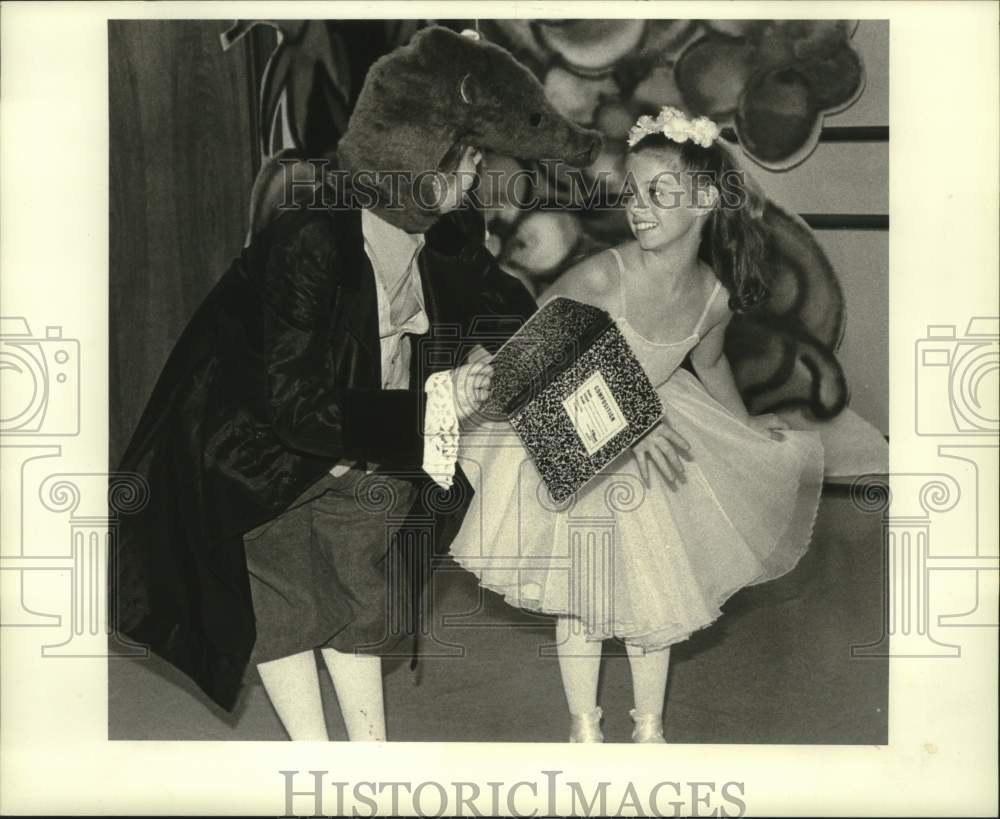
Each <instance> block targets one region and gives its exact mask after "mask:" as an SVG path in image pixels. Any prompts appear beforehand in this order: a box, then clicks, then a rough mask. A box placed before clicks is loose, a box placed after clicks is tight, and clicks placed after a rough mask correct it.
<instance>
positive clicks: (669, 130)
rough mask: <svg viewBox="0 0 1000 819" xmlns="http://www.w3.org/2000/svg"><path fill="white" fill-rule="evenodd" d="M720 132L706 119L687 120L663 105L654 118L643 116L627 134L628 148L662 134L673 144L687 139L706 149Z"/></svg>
mask: <svg viewBox="0 0 1000 819" xmlns="http://www.w3.org/2000/svg"><path fill="white" fill-rule="evenodd" d="M720 133H721V130H720V128H719V126H718V125H716V124H715V123H714V122H712V120H710V119H709V118H708V117H697V118H696V119H688V118H687V116H686V115H685V114H684V112H683V111H681V110H680V109H678V108H671V107H670V106H669V105H664V106H663V107H662V108H661V109H660V113H659V114H657V115H656V117H655V118H654V117H651V116H649V115H648V114H645V115H643V116H641V117H639V119H638V121H637V122H636V123H635V125H633V126H632V128H631V129H630V130H629V132H628V146H629V147H630V148H631V147H633V146H634V145H635V144H636V143H637V142H639V140H641V139H643V138H644V137H647V136H649V135H650V134H663V135H664V136H665V137H666V138H667V139H672V140H673V141H674V142H687V141H688V140H689V139H690V140H691V141H692V142H693V143H695V144H696V145H700V146H701V147H702V148H708V147H709V146H711V144H712V143H713V142H715V140H716V139H718V138H719V134H720Z"/></svg>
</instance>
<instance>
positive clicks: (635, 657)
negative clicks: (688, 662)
mask: <svg viewBox="0 0 1000 819" xmlns="http://www.w3.org/2000/svg"><path fill="white" fill-rule="evenodd" d="M625 648H626V650H627V651H628V662H629V666H630V667H631V669H632V691H633V692H634V695H635V710H636V712H638V713H639V714H653V715H659V716H661V717H662V715H663V700H664V697H666V695H667V671H669V669H670V649H669V648H661V649H659V650H658V651H650V650H648V649H647V650H645V651H644V650H643V649H641V648H639V647H638V646H633V645H631V644H628V643H626V644H625Z"/></svg>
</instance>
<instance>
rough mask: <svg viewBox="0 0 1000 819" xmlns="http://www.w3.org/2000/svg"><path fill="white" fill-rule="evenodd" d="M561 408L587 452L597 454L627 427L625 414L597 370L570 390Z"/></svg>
mask: <svg viewBox="0 0 1000 819" xmlns="http://www.w3.org/2000/svg"><path fill="white" fill-rule="evenodd" d="M563 409H565V410H566V414H567V415H568V416H569V420H570V422H571V423H572V424H573V429H575V430H576V434H577V435H578V436H580V441H581V442H582V443H583V446H584V448H585V449H586V450H587V454H588V455H593V454H594V453H596V452H597V451H598V450H599V449H600V448H601V447H602V446H604V445H605V444H606V443H607V442H608V441H610V440H611V439H612V438H614V437H615V436H616V435H617V434H618V433H619V432H621V431H622V430H624V429H626V428H627V427H628V421H627V420H625V414H624V413H623V412H622V408H621V407H620V406H618V402H617V401H615V397H614V395H612V394H611V388H610V387H609V386H608V382H607V381H605V380H604V376H603V375H602V374H601V373H600V371H598V372H595V373H593V374H592V375H590V376H589V377H588V378H587V380H586V381H584V382H583V383H582V384H581V385H580V386H579V387H577V388H576V389H575V390H574V391H573V392H572V393H570V395H569V396H568V397H567V398H566V400H565V401H563Z"/></svg>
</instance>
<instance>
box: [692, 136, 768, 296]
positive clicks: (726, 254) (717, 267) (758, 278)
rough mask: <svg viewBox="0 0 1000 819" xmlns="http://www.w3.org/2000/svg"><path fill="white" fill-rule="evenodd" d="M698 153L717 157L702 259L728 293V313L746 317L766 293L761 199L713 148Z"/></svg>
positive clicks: (719, 150) (765, 237)
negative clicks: (713, 198) (714, 194)
mask: <svg viewBox="0 0 1000 819" xmlns="http://www.w3.org/2000/svg"><path fill="white" fill-rule="evenodd" d="M700 150H702V151H706V152H710V153H716V152H717V153H718V160H717V162H718V166H719V168H718V174H719V176H718V177H717V179H718V180H719V181H718V182H717V187H718V188H719V190H720V195H719V197H718V201H717V205H716V208H715V210H714V211H713V212H712V213H711V214H710V215H709V217H708V219H709V222H708V224H707V225H706V226H705V232H704V233H703V239H702V255H703V256H707V261H708V262H709V264H710V265H711V266H712V269H713V270H714V271H715V275H716V276H718V277H719V280H720V281H721V282H722V283H723V284H724V285H725V286H726V289H727V290H728V291H729V293H730V296H729V309H730V310H732V311H733V312H734V313H746V312H749V311H750V310H753V309H755V308H757V307H759V306H760V305H761V304H763V303H764V302H765V301H766V300H767V298H768V296H769V295H770V290H769V288H768V275H767V256H768V232H767V228H766V226H765V225H764V220H763V211H764V200H763V197H762V196H761V195H760V194H759V193H758V192H757V191H756V190H755V186H754V185H753V184H752V183H749V184H748V181H747V178H746V175H745V173H744V172H743V171H742V170H739V169H738V168H737V167H736V166H735V164H734V163H733V162H732V160H730V159H729V157H728V156H727V155H726V153H725V151H724V149H722V148H721V147H720V146H719V145H718V144H715V145H713V146H712V147H711V148H707V149H706V148H702V149H700ZM711 164H715V163H714V162H713V163H711Z"/></svg>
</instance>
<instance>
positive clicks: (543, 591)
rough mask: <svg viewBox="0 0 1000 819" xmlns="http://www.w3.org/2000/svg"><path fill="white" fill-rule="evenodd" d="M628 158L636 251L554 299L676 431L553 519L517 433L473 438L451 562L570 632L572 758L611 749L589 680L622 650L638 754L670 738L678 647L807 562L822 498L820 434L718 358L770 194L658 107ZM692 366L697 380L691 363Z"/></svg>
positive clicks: (568, 284) (613, 467) (644, 121)
mask: <svg viewBox="0 0 1000 819" xmlns="http://www.w3.org/2000/svg"><path fill="white" fill-rule="evenodd" d="M628 141H629V150H628V155H627V159H626V167H627V171H628V174H627V176H626V186H627V192H628V196H627V201H626V209H627V211H626V212H627V216H628V222H629V226H630V228H631V231H632V234H633V236H634V238H633V239H632V240H630V241H628V242H626V243H624V244H622V245H620V246H618V247H615V248H612V249H610V250H609V251H607V252H602V253H599V254H597V255H595V256H592V257H590V258H588V259H586V260H584V261H583V262H581V263H579V264H578V265H576V266H575V267H573V268H572V269H571V270H569V271H567V272H566V273H565V274H564V275H563V276H562V277H561V278H560V279H559V281H558V282H557V283H556V284H555V285H554V286H553V287H552V289H551V290H550V291H549V292H548V293H546V297H547V298H548V297H554V296H557V295H562V296H568V297H569V298H572V299H576V300H577V301H582V302H586V303H588V304H592V305H594V306H597V307H600V308H602V309H604V310H606V311H607V312H608V313H609V314H610V315H611V316H612V317H614V319H615V321H616V323H617V325H618V327H619V328H620V329H621V331H622V333H623V334H624V336H625V338H626V339H627V340H628V342H629V344H630V346H631V347H632V350H633V351H634V353H635V354H636V356H637V358H638V359H639V361H640V363H641V364H642V366H643V368H644V370H645V371H646V373H647V375H648V376H649V378H650V380H651V381H652V383H653V384H654V385H655V387H656V389H657V392H658V394H659V396H660V399H661V401H662V404H663V407H664V409H665V415H664V421H663V423H662V424H660V425H659V426H658V427H657V428H655V429H653V430H652V431H651V432H650V433H649V434H647V435H646V436H645V437H644V438H642V439H641V440H640V441H639V442H638V443H637V444H636V445H635V446H634V447H633V448H632V450H631V451H630V452H627V453H625V454H624V455H622V456H621V457H620V458H618V459H617V460H616V461H614V462H613V463H611V464H610V465H609V466H608V467H607V468H606V469H605V470H604V471H603V472H602V473H601V474H600V475H599V476H598V477H597V478H595V479H594V480H592V481H591V482H590V483H589V484H587V485H586V486H585V487H584V488H583V489H581V490H580V491H579V492H577V494H576V495H575V496H574V497H573V498H572V499H571V500H570V501H569V502H567V503H564V504H561V505H556V504H553V503H552V502H551V499H550V498H549V497H548V496H547V493H546V491H545V489H544V485H543V484H542V483H541V479H540V477H539V475H538V472H537V471H536V470H535V468H534V465H533V463H532V462H531V459H530V458H529V457H528V455H527V453H526V452H525V450H524V449H523V448H522V447H521V446H520V444H519V442H518V440H517V438H516V435H515V434H514V433H513V431H512V430H510V428H509V426H506V425H504V424H503V423H487V424H484V425H481V426H479V427H478V428H476V429H475V430H472V431H470V432H468V433H466V434H464V435H463V436H462V439H461V450H460V462H461V464H462V467H463V470H464V471H465V473H466V475H467V476H468V478H469V480H470V482H471V483H472V485H473V487H474V488H475V490H476V496H475V498H474V500H473V503H472V506H471V507H470V509H469V512H468V515H467V516H466V518H465V521H464V523H463V526H462V530H461V532H460V533H459V535H458V537H457V538H456V540H455V541H454V543H453V544H452V546H451V553H452V555H453V556H454V558H455V559H456V560H457V561H458V562H459V563H460V564H461V565H463V566H465V567H466V568H467V569H469V570H470V571H472V572H474V573H475V574H476V575H477V576H478V578H479V580H480V582H481V584H482V585H483V586H485V587H487V588H490V589H493V590H494V591H497V592H499V593H500V594H502V595H504V597H505V598H506V600H507V601H508V602H509V603H511V604H513V605H515V606H520V607H523V608H527V609H530V610H534V611H541V612H548V613H552V614H556V615H558V618H557V645H558V649H557V650H558V654H559V665H560V671H561V673H562V679H563V684H564V687H565V690H566V698H567V701H568V705H569V710H570V714H571V717H572V729H571V735H570V741H572V742H600V741H602V739H603V736H602V733H601V728H600V721H601V709H600V708H599V707H598V705H597V680H598V672H599V669H600V661H601V648H602V646H601V640H603V639H605V638H608V637H612V636H614V637H617V638H619V639H621V640H623V641H624V642H625V644H626V647H627V650H628V655H629V660H630V668H631V671H632V679H633V688H634V694H635V708H634V709H633V710H632V712H631V714H632V718H633V720H634V723H635V729H634V731H633V734H632V738H633V740H635V741H637V742H663V741H664V739H663V705H664V696H665V692H666V680H667V670H668V666H669V658H670V652H669V646H670V645H672V644H673V643H676V642H678V641H681V640H684V639H685V638H687V637H688V636H689V635H690V634H691V633H692V632H693V631H695V630H697V629H700V628H703V627H705V626H707V625H709V624H710V623H712V622H713V621H714V620H715V619H716V618H717V617H718V616H719V615H720V613H721V611H720V607H721V605H722V604H723V603H724V602H725V601H726V600H727V599H728V598H729V597H730V596H731V595H732V594H733V593H735V592H736V591H738V590H739V589H741V588H743V587H744V586H748V585H751V584H755V583H761V582H764V581H766V580H771V579H773V578H776V577H778V576H780V575H782V574H784V573H786V572H788V571H790V570H791V569H792V568H793V567H794V566H795V565H796V563H797V562H798V560H799V558H800V557H801V556H802V555H803V554H804V552H805V551H806V549H807V547H808V544H809V539H810V536H811V532H812V525H813V521H814V519H815V515H816V510H817V506H818V503H819V493H820V488H821V485H822V472H823V453H822V448H821V445H820V443H819V437H818V435H816V434H813V433H804V432H793V431H791V430H788V429H787V428H785V425H784V424H783V423H782V422H781V421H780V420H779V419H778V418H777V417H775V416H773V415H767V416H758V417H751V416H750V415H749V414H748V413H747V410H746V407H745V405H744V404H743V401H742V399H741V398H740V395H739V393H738V392H737V389H736V385H735V382H734V380H733V375H732V372H731V370H730V367H729V364H728V362H727V360H726V357H725V355H724V353H723V342H724V337H725V332H726V326H727V324H728V323H729V320H730V318H731V317H732V315H733V313H734V312H742V311H747V310H752V309H754V308H755V307H756V306H757V305H759V304H760V303H762V302H763V301H764V300H765V299H766V298H767V295H768V288H767V282H768V271H767V267H766V255H765V249H766V247H765V234H764V229H763V227H762V225H761V223H760V211H761V205H762V202H761V200H760V197H759V195H757V194H756V193H754V192H753V191H752V190H751V189H749V188H748V186H747V184H746V180H745V179H744V177H743V176H742V171H739V170H738V168H737V166H736V165H735V164H734V163H733V161H732V159H731V157H730V156H729V154H728V149H726V148H724V147H723V146H722V145H721V144H720V143H719V129H718V127H717V126H716V125H715V124H714V123H712V122H711V121H710V120H707V119H705V118H703V117H702V118H698V119H694V120H691V119H688V118H687V117H686V116H685V115H684V114H683V113H682V112H680V111H678V110H677V109H673V108H664V109H663V110H662V111H661V113H660V114H659V116H657V117H656V118H653V117H642V118H640V120H639V121H638V122H637V123H636V125H635V126H634V127H633V128H632V130H631V132H630V134H629V140H628ZM688 354H690V361H691V364H692V366H693V369H694V371H695V372H696V373H697V378H696V377H695V376H694V375H692V374H691V373H690V372H689V371H688V370H686V369H684V368H682V367H681V366H680V365H681V363H682V362H683V361H684V359H685V357H686V356H687V355H688ZM678 455H680V456H681V457H678Z"/></svg>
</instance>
